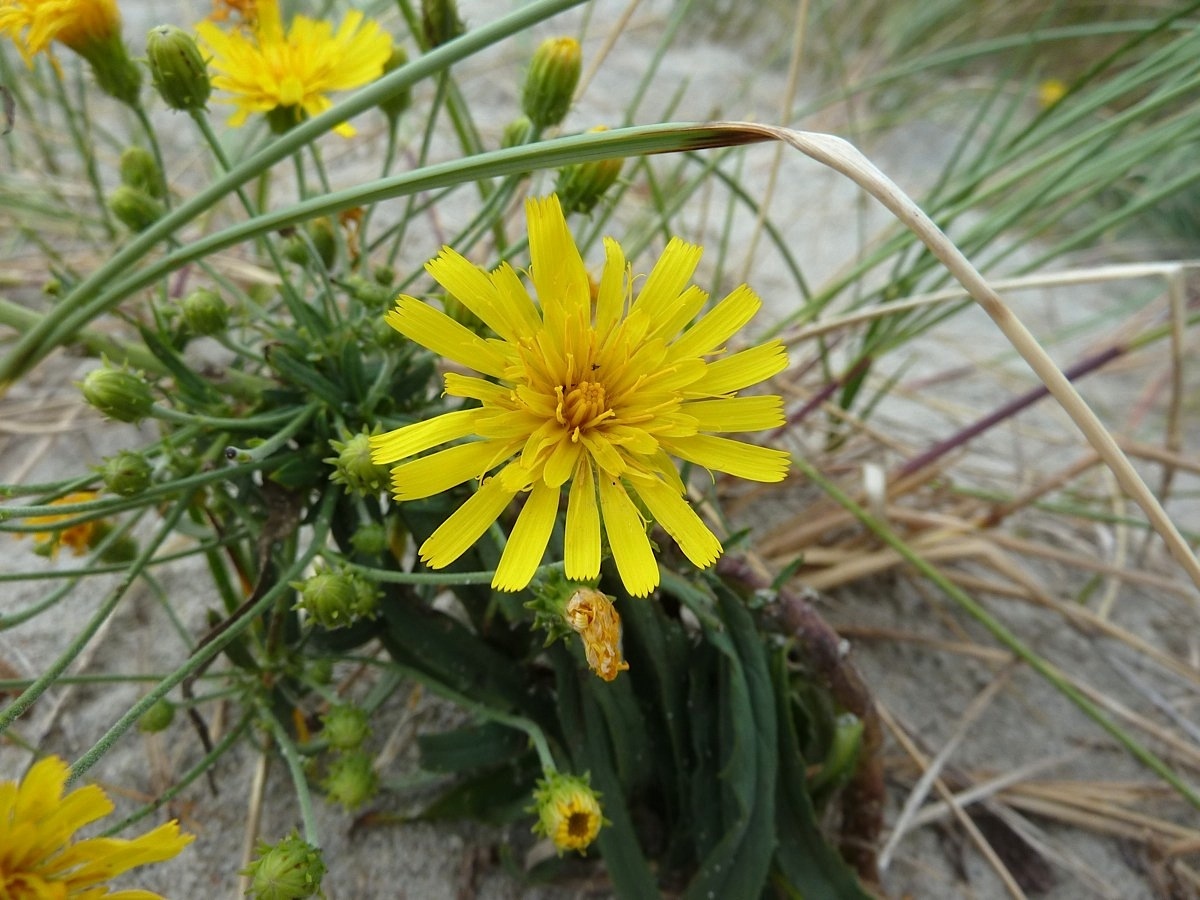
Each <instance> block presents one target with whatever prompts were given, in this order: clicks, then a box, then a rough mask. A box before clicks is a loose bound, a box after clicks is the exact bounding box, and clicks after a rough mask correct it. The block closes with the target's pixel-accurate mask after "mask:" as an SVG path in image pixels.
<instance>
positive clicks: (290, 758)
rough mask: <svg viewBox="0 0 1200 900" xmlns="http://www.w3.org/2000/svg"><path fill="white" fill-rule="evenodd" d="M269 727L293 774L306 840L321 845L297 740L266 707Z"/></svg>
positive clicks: (317, 845) (293, 783)
mask: <svg viewBox="0 0 1200 900" xmlns="http://www.w3.org/2000/svg"><path fill="white" fill-rule="evenodd" d="M263 712H264V717H265V718H266V720H267V727H268V728H270V729H271V735H272V737H274V738H275V743H276V745H278V747H279V752H280V754H281V755H282V756H283V761H284V762H285V763H286V764H287V767H288V774H290V775H291V776H292V785H293V787H295V789H296V802H297V803H298V804H299V805H300V821H301V822H302V823H303V825H304V840H306V841H307V842H308V843H309V844H311V845H312V846H314V847H320V846H321V839H320V834H319V831H318V830H317V817H316V816H315V815H314V814H313V804H312V791H310V790H309V788H308V779H307V778H306V777H305V775H304V764H303V762H301V760H300V752H299V751H298V750H297V749H296V744H295V742H294V741H293V740H292V739H291V738H290V737H288V734H287V731H286V729H284V727H283V726H282V725H281V724H280V723H279V720H278V719H277V718H275V715H274V714H273V713H271V712H270V711H269V710H266V709H264V710H263Z"/></svg>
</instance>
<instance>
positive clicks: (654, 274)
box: [633, 237, 704, 333]
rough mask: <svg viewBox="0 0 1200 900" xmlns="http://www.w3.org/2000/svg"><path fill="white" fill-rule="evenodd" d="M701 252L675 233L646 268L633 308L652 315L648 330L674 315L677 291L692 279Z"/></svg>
mask: <svg viewBox="0 0 1200 900" xmlns="http://www.w3.org/2000/svg"><path fill="white" fill-rule="evenodd" d="M703 253H704V248H703V247H700V246H698V245H696V244H689V243H688V242H687V241H684V240H681V239H680V238H677V237H673V238H671V240H669V241H668V242H667V247H666V249H665V250H663V252H662V256H660V257H659V258H658V262H656V263H655V264H654V268H653V269H651V270H650V274H649V275H648V276H647V277H646V282H645V284H643V285H642V289H641V290H640V291H639V292H638V295H637V300H635V301H634V302H633V309H641V310H645V311H646V312H648V313H649V314H650V315H651V316H652V317H653V319H654V327H653V328H652V329H651V330H652V332H655V333H657V331H658V330H659V329H658V325H660V324H661V323H662V322H664V321H666V320H669V319H671V318H673V317H674V314H675V312H676V310H677V306H678V299H679V295H680V294H682V293H683V289H684V288H686V287H687V284H688V282H689V281H691V280H692V275H693V274H694V273H695V271H696V266H698V265H699V264H700V256H701V254H703ZM693 315H695V313H693ZM688 318H689V319H690V318H691V316H688ZM684 321H685V322H686V321H687V320H686V319H685V320H684Z"/></svg>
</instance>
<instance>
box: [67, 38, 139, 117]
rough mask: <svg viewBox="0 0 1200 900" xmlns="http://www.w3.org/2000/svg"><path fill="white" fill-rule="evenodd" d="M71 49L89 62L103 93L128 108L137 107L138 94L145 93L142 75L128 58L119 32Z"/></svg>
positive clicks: (127, 52)
mask: <svg viewBox="0 0 1200 900" xmlns="http://www.w3.org/2000/svg"><path fill="white" fill-rule="evenodd" d="M72 49H73V50H75V51H76V52H78V53H79V55H80V56H82V57H83V58H84V59H86V60H87V61H88V64H89V65H90V66H91V67H92V74H93V75H95V76H96V84H98V85H99V86H100V90H102V91H104V93H106V94H108V95H109V96H110V97H115V98H116V99H118V100H120V101H121V102H122V103H124V104H126V105H128V106H132V107H136V106H137V105H138V93H139V92H140V91H141V89H142V71H141V69H139V68H138V67H137V66H136V65H134V62H133V60H132V59H130V58H129V51H128V50H126V49H125V42H124V41H123V40H121V34H120V30H119V29H118V30H115V31H114V32H113V33H112V34H109V35H106V36H104V37H100V38H97V39H96V40H91V41H88V42H87V43H86V45H83V46H78V47H76V46H73V45H72Z"/></svg>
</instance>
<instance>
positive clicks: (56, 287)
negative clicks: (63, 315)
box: [42, 278, 63, 297]
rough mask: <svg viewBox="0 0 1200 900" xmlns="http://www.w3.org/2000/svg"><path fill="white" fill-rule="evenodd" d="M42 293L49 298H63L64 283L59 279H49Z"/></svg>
mask: <svg viewBox="0 0 1200 900" xmlns="http://www.w3.org/2000/svg"><path fill="white" fill-rule="evenodd" d="M42 293H44V294H45V295H46V296H47V297H61V296H62V293H63V283H62V280H61V279H58V278H47V279H46V283H45V284H43V285H42Z"/></svg>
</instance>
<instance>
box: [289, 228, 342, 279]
mask: <svg viewBox="0 0 1200 900" xmlns="http://www.w3.org/2000/svg"><path fill="white" fill-rule="evenodd" d="M313 253H316V255H317V258H318V259H320V260H321V263H322V264H323V265H324V266H325V268H326V269H329V268H332V266H333V263H334V261H335V260H336V259H337V237H336V236H335V235H334V233H333V222H331V221H330V220H329V219H328V218H326V217H321V218H320V219H313V220H312V221H311V222H309V223H308V224H307V225H305V226H304V234H300V233H293V234H292V235H291V236H289V237H288V239H287V240H286V241H285V242H284V244H283V255H284V256H286V257H287V258H288V259H290V260H291V261H292V262H294V263H295V264H296V265H298V266H304V265H308V263H309V262H310V261H311V260H312V255H313Z"/></svg>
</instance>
